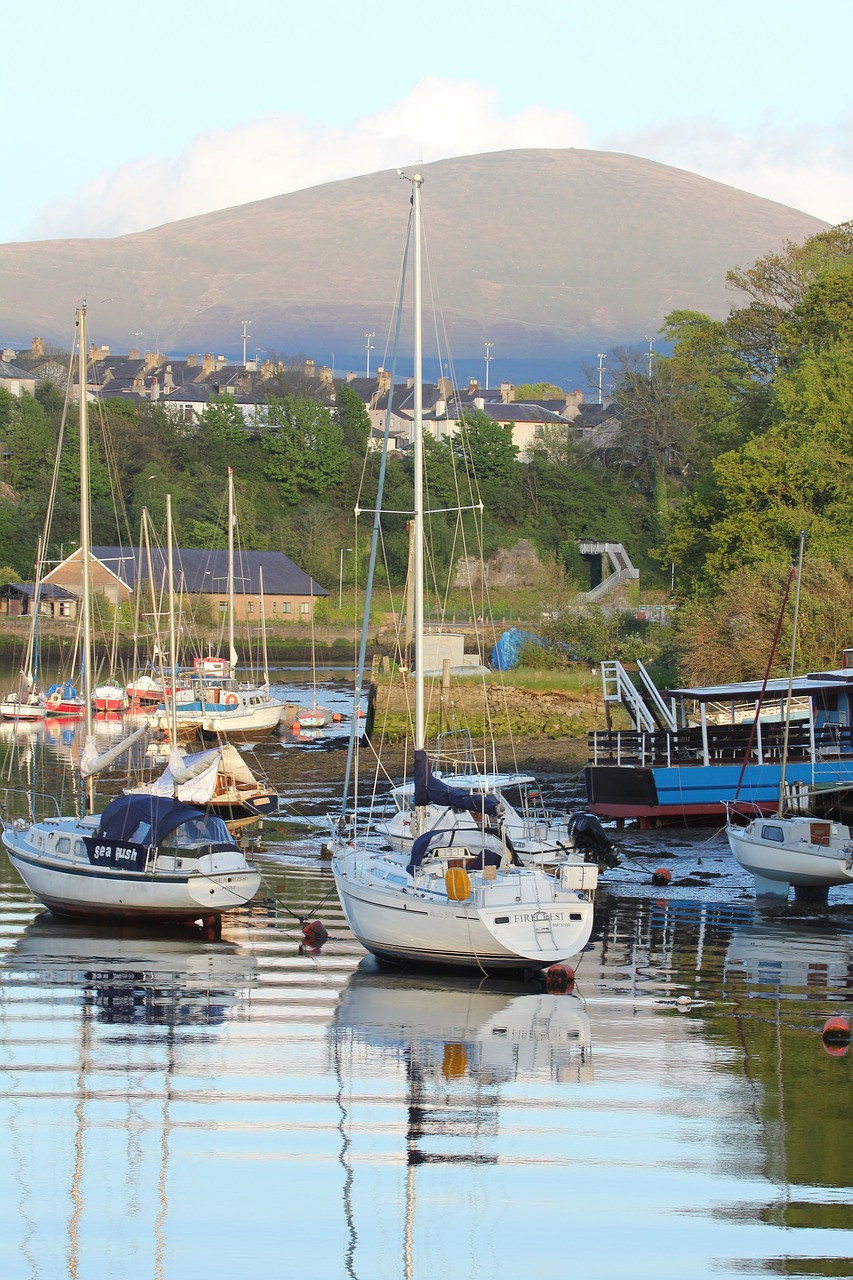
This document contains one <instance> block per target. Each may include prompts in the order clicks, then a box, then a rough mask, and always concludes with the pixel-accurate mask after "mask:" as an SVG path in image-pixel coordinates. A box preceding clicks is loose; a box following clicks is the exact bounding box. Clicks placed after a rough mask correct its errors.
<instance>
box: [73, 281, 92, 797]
mask: <svg viewBox="0 0 853 1280" xmlns="http://www.w3.org/2000/svg"><path fill="white" fill-rule="evenodd" d="M77 323H78V338H77V341H78V344H79V351H78V362H79V369H80V557H81V561H82V572H83V576H82V588H81V592H80V607H81V609H82V610H83V703H84V706H85V729H86V739H87V740H88V739H89V738H91V737H92V734H93V731H94V720H93V716H92V664H93V656H92V527H91V513H90V508H89V491H90V483H89V401H88V393H87V378H86V368H87V352H88V339H87V337H86V304H85V302H84V303H83V305H82V306H81V307H79V308H78V311H77ZM87 795H88V801H89V809H90V811H91V809H92V805H93V802H94V784H93V780H92V778H89V779H88V780H87Z"/></svg>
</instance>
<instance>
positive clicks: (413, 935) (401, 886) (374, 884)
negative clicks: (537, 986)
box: [332, 845, 596, 971]
mask: <svg viewBox="0 0 853 1280" xmlns="http://www.w3.org/2000/svg"><path fill="white" fill-rule="evenodd" d="M446 867H447V863H446V862H443V863H442V862H437V863H436V865H435V866H434V867H431V868H427V867H425V868H424V869H421V870H419V871H417V872H416V873H415V875H414V876H411V875H409V874H408V873H407V872H406V869H405V866H404V865H403V863H402V862H401V860H400V858H399V857H395V856H393V855H385V854H382V853H375V854H374V853H369V852H364V851H361V850H357V849H354V848H352V847H351V846H348V845H341V846H338V848H337V849H336V850H335V853H334V856H333V859H332V870H333V872H334V875H335V883H336V885H337V889H338V895H339V897H340V900H341V904H342V906H343V909H344V913H345V915H346V917H347V921H348V923H349V926H350V928H351V929H352V931H353V933H354V934H355V936H356V937H357V938H358V940H359V942H360V943H361V944H362V946H364V947H366V948H367V950H368V951H371V952H373V954H374V955H376V956H379V957H380V958H382V959H385V960H392V961H397V962H408V963H421V964H431V965H436V964H438V965H443V966H447V967H451V968H467V969H475V970H486V971H494V970H498V969H503V970H515V971H517V970H519V969H524V968H545V967H546V966H548V965H551V964H556V963H557V962H558V961H561V960H567V959H569V958H570V957H571V956H574V955H577V954H578V953H579V952H581V951H582V950H583V948H584V947H585V946H586V944H587V942H588V941H589V938H590V935H591V932H592V924H593V903H592V899H591V897H589V896H587V892H586V891H583V892H576V891H574V890H571V889H567V888H564V887H563V886H562V883H561V879H555V878H554V877H553V876H550V875H547V874H546V873H544V872H542V871H539V870H535V869H533V868H529V867H522V868H515V867H513V868H510V869H508V870H505V871H504V870H498V871H497V873H496V875H495V877H494V879H489V878H486V877H484V874H483V872H482V871H471V872H470V873H469V876H470V882H471V896H470V898H469V899H468V900H467V901H465V902H457V901H453V900H451V899H449V898H448V896H447V891H446V888H445V879H444V871H445V870H446ZM567 870H571V871H577V872H578V873H579V875H580V876H581V877H583V876H584V875H585V876H586V883H587V886H588V889H590V890H591V889H592V888H594V881H595V879H596V872H595V868H594V867H589V868H567Z"/></svg>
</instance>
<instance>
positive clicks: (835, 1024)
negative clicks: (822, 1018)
mask: <svg viewBox="0 0 853 1280" xmlns="http://www.w3.org/2000/svg"><path fill="white" fill-rule="evenodd" d="M820 1034H821V1039H822V1040H823V1047H824V1049H826V1052H827V1053H831V1054H833V1056H835V1057H838V1058H841V1057H843V1056H844V1054H845V1053H846V1052H847V1050H848V1049H849V1048H850V1020H849V1018H842V1017H840V1016H836V1017H834V1018H827V1020H826V1022H825V1023H824V1024H823V1031H822V1032H821V1033H820Z"/></svg>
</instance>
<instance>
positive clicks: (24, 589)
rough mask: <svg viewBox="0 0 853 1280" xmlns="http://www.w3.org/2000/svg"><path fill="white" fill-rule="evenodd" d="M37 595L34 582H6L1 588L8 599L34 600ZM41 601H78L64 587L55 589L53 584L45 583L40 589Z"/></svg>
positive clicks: (71, 592) (72, 593)
mask: <svg viewBox="0 0 853 1280" xmlns="http://www.w3.org/2000/svg"><path fill="white" fill-rule="evenodd" d="M35 593H36V584H35V583H34V582H6V583H4V584H3V586H2V587H0V595H2V596H5V597H7V598H9V597H11V598H15V597H18V598H20V597H25V598H26V599H28V600H32V598H33V597H34V595H35ZM39 599H40V600H76V599H77V597H76V596H75V594H74V592H73V591H66V590H65V588H64V587H55V586H54V585H53V583H51V582H43V583H42V584H41V586H40V587H39Z"/></svg>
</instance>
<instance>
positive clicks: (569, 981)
mask: <svg viewBox="0 0 853 1280" xmlns="http://www.w3.org/2000/svg"><path fill="white" fill-rule="evenodd" d="M574 985H575V971H574V969H573V968H572V966H571V965H569V964H552V965H551V967H550V969H546V970H545V990H546V991H551V992H553V993H554V994H556V995H562V993H563V992H564V991H569V990H570V989H571V988H572V987H573V986H574Z"/></svg>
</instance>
